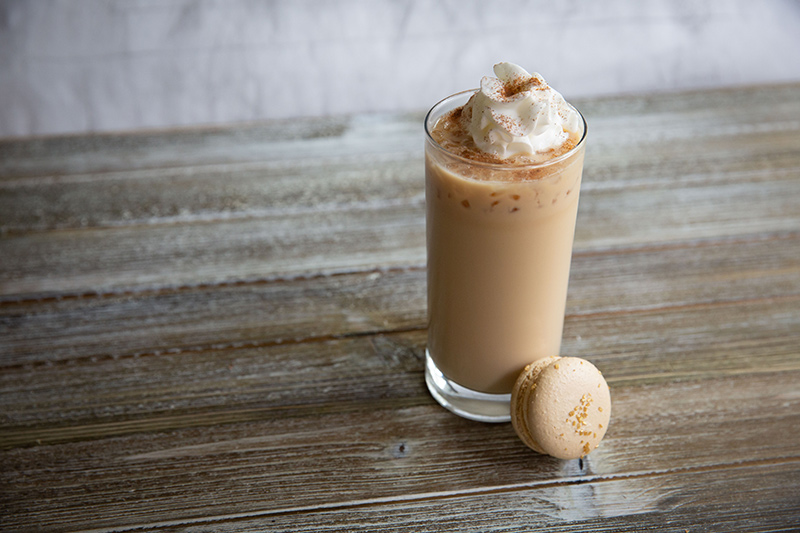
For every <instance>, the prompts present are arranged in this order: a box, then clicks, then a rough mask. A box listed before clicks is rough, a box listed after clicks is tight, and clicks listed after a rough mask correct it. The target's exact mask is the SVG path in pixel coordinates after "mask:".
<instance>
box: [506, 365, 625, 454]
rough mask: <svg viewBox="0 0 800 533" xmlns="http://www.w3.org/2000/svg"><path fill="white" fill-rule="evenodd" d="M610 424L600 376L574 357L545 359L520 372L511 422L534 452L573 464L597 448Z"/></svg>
mask: <svg viewBox="0 0 800 533" xmlns="http://www.w3.org/2000/svg"><path fill="white" fill-rule="evenodd" d="M610 419H611V393H610V391H609V389H608V384H607V383H606V380H605V378H603V374H602V373H601V372H600V371H599V370H598V369H597V367H595V366H594V365H593V364H592V363H590V362H589V361H586V360H584V359H580V358H578V357H558V356H553V357H546V358H544V359H539V360H538V361H534V362H533V363H531V364H529V365H528V366H526V367H525V369H524V370H523V371H522V372H521V373H520V375H519V378H517V382H516V384H515V385H514V390H513V391H512V392H511V423H512V424H513V425H514V430H515V431H516V432H517V435H519V437H520V439H522V441H523V442H524V443H525V444H526V445H527V446H528V447H529V448H531V449H533V450H534V451H537V452H539V453H543V454H547V455H552V456H553V457H558V458H559V459H577V458H579V457H583V456H585V455H587V454H588V453H589V452H591V451H592V450H594V449H595V448H597V446H598V445H599V444H600V441H601V440H602V439H603V436H604V435H605V434H606V430H607V429H608V423H609V420H610Z"/></svg>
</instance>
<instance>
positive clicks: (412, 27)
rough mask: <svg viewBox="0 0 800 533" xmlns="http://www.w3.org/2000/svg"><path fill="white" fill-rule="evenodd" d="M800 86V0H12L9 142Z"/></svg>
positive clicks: (5, 9)
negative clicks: (535, 86) (517, 99)
mask: <svg viewBox="0 0 800 533" xmlns="http://www.w3.org/2000/svg"><path fill="white" fill-rule="evenodd" d="M501 6H502V7H501ZM504 60H507V61H513V62H516V63H518V64H520V65H522V66H523V67H525V68H527V69H528V70H536V71H538V72H540V73H542V74H543V75H544V77H545V78H546V79H547V80H548V81H549V82H550V83H551V84H552V85H553V86H554V87H556V88H557V89H559V90H560V91H561V92H562V93H563V94H564V95H565V96H566V97H567V98H568V99H569V98H574V97H576V96H588V95H600V94H612V93H630V92H643V91H671V90H676V89H685V88H701V87H717V86H731V85H742V84H757V83H772V82H783V81H796V80H800V1H798V0H757V1H754V0H687V1H674V0H673V1H671V0H641V1H636V0H630V1H626V0H591V1H590V0H586V1H543V0H506V1H504V2H489V1H485V0H484V1H474V0H446V1H445V0H443V1H425V0H341V1H336V0H204V1H192V0H0V137H8V136H27V135H40V134H50V133H69V132H87V131H108V130H132V129H139V128H161V127H172V126H181V125H192V124H207V123H229V122H236V121H251V120H259V119H265V118H276V117H291V116H300V115H324V114H338V113H352V112H364V111H397V110H421V109H425V108H427V107H429V106H430V105H431V104H432V103H434V102H435V101H437V100H438V99H440V98H442V97H444V96H446V95H448V94H450V93H453V92H455V91H458V90H462V89H466V88H471V87H475V86H477V84H478V82H479V80H480V78H481V76H483V75H486V74H490V73H491V67H492V65H493V64H494V63H496V62H498V61H504Z"/></svg>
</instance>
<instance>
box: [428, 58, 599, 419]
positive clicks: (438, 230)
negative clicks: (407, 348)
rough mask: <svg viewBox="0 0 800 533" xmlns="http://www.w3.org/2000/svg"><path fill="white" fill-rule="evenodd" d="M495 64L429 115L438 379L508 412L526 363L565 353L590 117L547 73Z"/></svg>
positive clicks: (433, 385) (458, 405) (434, 381)
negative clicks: (566, 315)
mask: <svg viewBox="0 0 800 533" xmlns="http://www.w3.org/2000/svg"><path fill="white" fill-rule="evenodd" d="M494 72H495V74H496V76H497V77H496V78H494V77H485V78H484V79H483V80H482V82H481V88H480V89H479V90H477V91H467V92H465V93H460V94H456V95H453V96H451V97H449V98H447V99H445V100H443V101H442V102H440V103H439V104H437V105H436V106H434V107H433V109H431V111H430V112H429V113H428V116H427V117H426V120H425V131H426V144H425V172H426V203H427V248H428V348H427V354H426V382H427V384H428V388H429V389H430V391H431V393H432V394H433V396H434V397H435V398H436V399H437V400H438V401H439V403H441V404H442V405H444V406H445V407H447V408H448V409H450V410H451V411H454V412H456V413H457V414H460V415H462V416H465V417H467V418H472V419H475V420H482V421H507V420H509V404H508V402H509V398H510V392H511V389H512V387H513V385H514V381H515V380H516V378H517V376H518V375H519V373H520V371H521V370H522V369H523V368H524V367H525V365H527V364H528V363H530V362H531V361H534V360H537V359H540V358H543V357H549V356H554V355H559V350H560V346H561V336H562V330H563V324H564V309H565V305H566V297H567V282H568V279H569V269H570V259H571V255H572V241H573V235H574V232H575V218H576V213H577V209H578V196H579V191H580V184H581V172H582V169H583V153H584V138H585V134H586V125H585V122H584V120H583V117H582V116H581V115H580V113H579V112H578V111H577V110H576V109H575V108H574V107H572V106H571V105H569V104H568V103H567V102H566V101H565V100H564V99H563V97H562V96H561V95H560V94H559V93H558V92H556V91H554V90H553V89H552V88H550V87H549V86H548V85H547V83H546V82H545V81H544V79H542V77H541V76H539V75H538V74H529V73H527V72H526V71H525V70H523V69H522V68H520V67H518V66H516V65H513V64H509V63H501V64H498V65H496V66H495V68H494Z"/></svg>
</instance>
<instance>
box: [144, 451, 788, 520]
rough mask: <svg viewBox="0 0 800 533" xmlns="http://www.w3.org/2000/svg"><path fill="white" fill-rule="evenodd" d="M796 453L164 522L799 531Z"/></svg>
mask: <svg viewBox="0 0 800 533" xmlns="http://www.w3.org/2000/svg"><path fill="white" fill-rule="evenodd" d="M798 493H800V465H798V461H797V460H786V461H778V462H775V463H766V464H761V463H755V464H752V463H744V464H736V465H726V466H725V467H722V468H716V469H713V470H705V469H697V470H687V471H677V472H675V471H666V472H659V473H656V474H651V475H641V476H637V475H632V476H628V477H625V478H623V479H620V478H616V477H611V478H592V477H582V476H576V477H575V478H573V479H570V480H565V481H564V482H563V483H543V484H541V486H537V485H535V484H532V485H530V486H523V487H513V488H511V489H509V490H490V491H486V492H480V491H477V493H476V494H468V495H463V496H462V495H458V496H454V495H452V494H451V493H447V492H445V493H431V494H427V495H420V496H419V497H418V499H409V500H408V501H402V502H392V503H384V502H364V503H363V504H360V505H359V504H356V505H351V506H344V507H341V508H334V509H313V510H309V511H308V512H304V513H277V514H273V513H264V514H263V515H260V516H259V513H252V514H250V513H244V514H243V516H231V517H213V518H210V519H205V520H203V519H200V520H199V521H198V523H192V522H191V521H187V522H181V521H180V520H176V521H175V522H174V523H167V524H163V527H159V531H185V532H197V533H199V532H205V531H214V532H224V531H238V532H248V531H259V532H260V531H276V532H277V531H285V532H289V531H291V532H298V533H300V532H315V531H331V530H335V531H375V530H380V531H389V532H391V531H398V532H400V531H420V532H436V531H441V532H451V531H459V532H462V531H463V532H476V533H477V532H484V531H537V532H543V533H547V532H553V533H556V532H564V533H569V532H573V531H585V532H597V533H599V532H609V533H610V532H613V533H621V532H634V533H640V532H641V531H650V530H653V531H676V532H681V533H684V532H687V531H707V532H720V533H732V532H737V531H741V532H743V533H751V532H753V531H787V532H788V531H794V530H795V529H797V527H798V525H800V518H798V517H800V498H797V497H796V495H797V494H798Z"/></svg>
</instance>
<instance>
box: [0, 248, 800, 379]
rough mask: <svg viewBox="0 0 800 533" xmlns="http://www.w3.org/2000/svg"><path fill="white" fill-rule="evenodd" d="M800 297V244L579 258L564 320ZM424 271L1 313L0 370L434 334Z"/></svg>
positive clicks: (61, 301)
mask: <svg viewBox="0 0 800 533" xmlns="http://www.w3.org/2000/svg"><path fill="white" fill-rule="evenodd" d="M792 294H794V295H797V294H800V234H788V235H784V236H779V237H776V238H769V239H763V240H745V241H736V240H732V241H722V242H716V243H713V244H708V243H700V244H697V245H694V246H683V245H682V246H675V247H669V246H665V247H661V248H658V247H656V248H653V249H638V250H632V251H617V252H604V253H591V252H588V253H577V254H576V255H575V258H574V260H573V266H572V272H571V281H570V292H569V297H568V300H567V314H568V315H576V314H591V313H610V312H622V311H641V310H646V309H654V308H660V307H676V306H683V305H690V304H697V303H715V302H720V301H734V302H735V301H737V300H752V299H759V298H762V299H763V298H773V297H780V296H785V295H792ZM425 307H426V303H425V270H424V269H422V268H415V269H401V270H392V271H374V272H366V273H354V274H346V275H339V276H324V277H317V278H309V279H296V280H285V281H275V282H271V283H267V282H263V283H258V282H254V283H244V284H230V285H221V286H220V285H210V286H200V287H195V288H187V289H176V290H160V291H153V292H147V291H145V292H137V293H129V294H113V293H112V294H108V295H104V296H97V297H92V296H88V297H75V298H53V299H51V300H43V301H31V302H24V303H19V304H16V303H13V302H6V303H5V304H2V305H0V338H2V339H3V340H2V342H0V361H2V364H0V366H8V365H15V364H23V363H34V362H40V363H43V362H55V361H59V360H65V359H69V358H91V357H124V356H131V355H134V354H152V353H157V352H168V351H170V350H181V351H182V350H187V349H189V350H191V349H198V348H203V347H209V346H217V345H226V346H231V347H236V346H246V345H248V344H254V345H268V344H280V343H286V342H300V341H303V340H313V339H315V338H317V339H318V338H324V337H340V336H343V335H356V334H368V333H377V332H382V331H387V332H391V331H397V330H403V329H408V328H415V329H422V328H424V327H425V320H426V316H425Z"/></svg>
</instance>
